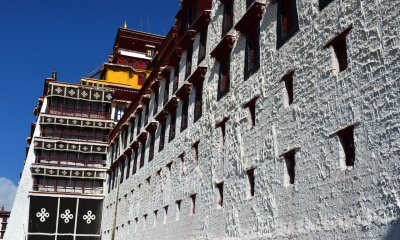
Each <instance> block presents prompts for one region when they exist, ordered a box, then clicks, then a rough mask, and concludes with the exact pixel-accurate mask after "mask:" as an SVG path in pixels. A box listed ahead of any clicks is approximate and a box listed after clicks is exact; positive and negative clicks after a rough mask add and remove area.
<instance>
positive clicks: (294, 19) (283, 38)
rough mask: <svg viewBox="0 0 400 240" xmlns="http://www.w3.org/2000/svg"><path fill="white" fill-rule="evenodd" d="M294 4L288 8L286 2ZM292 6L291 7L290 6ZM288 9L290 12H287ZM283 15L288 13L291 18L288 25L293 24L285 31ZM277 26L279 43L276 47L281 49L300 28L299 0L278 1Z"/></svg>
mask: <svg viewBox="0 0 400 240" xmlns="http://www.w3.org/2000/svg"><path fill="white" fill-rule="evenodd" d="M289 3H290V4H292V5H291V9H290V10H288V9H287V8H285V4H289ZM289 8H290V7H289ZM286 10H287V11H288V12H286ZM283 15H287V16H288V17H289V18H290V19H289V20H291V21H290V22H289V21H288V23H287V26H289V25H290V26H291V28H289V29H287V30H286V33H284V32H283V31H284V25H283V21H284V20H283V18H284V16H283ZM276 25H277V27H276V31H277V33H276V36H277V43H276V48H277V49H280V48H281V47H282V46H283V45H284V44H285V43H286V42H287V41H288V40H289V39H291V38H292V37H293V36H294V35H295V34H296V33H297V32H298V31H299V29H300V26H299V17H298V13H297V0H280V1H278V14H277V24H276Z"/></svg>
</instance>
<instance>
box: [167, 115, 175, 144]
mask: <svg viewBox="0 0 400 240" xmlns="http://www.w3.org/2000/svg"><path fill="white" fill-rule="evenodd" d="M175 130H176V112H173V113H171V122H170V124H169V137H168V142H171V141H172V140H174V138H175Z"/></svg>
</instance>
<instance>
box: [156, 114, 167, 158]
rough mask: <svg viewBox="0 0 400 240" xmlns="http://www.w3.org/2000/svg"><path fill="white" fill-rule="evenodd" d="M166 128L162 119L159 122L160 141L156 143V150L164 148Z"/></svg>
mask: <svg viewBox="0 0 400 240" xmlns="http://www.w3.org/2000/svg"><path fill="white" fill-rule="evenodd" d="M166 128H167V121H166V120H165V119H164V120H163V121H162V122H161V130H160V131H161V132H160V142H159V144H158V151H159V152H161V151H162V150H163V149H164V145H165V130H166Z"/></svg>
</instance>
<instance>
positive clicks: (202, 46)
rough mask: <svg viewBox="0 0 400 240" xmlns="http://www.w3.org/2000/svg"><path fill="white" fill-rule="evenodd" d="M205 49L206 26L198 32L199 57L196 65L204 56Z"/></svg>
mask: <svg viewBox="0 0 400 240" xmlns="http://www.w3.org/2000/svg"><path fill="white" fill-rule="evenodd" d="M206 51H207V28H206V29H205V30H203V31H202V32H201V33H200V43H199V57H198V62H197V65H199V64H200V63H201V62H202V61H203V60H204V58H205V57H206Z"/></svg>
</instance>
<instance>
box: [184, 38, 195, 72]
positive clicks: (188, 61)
mask: <svg viewBox="0 0 400 240" xmlns="http://www.w3.org/2000/svg"><path fill="white" fill-rule="evenodd" d="M192 56H193V46H192V45H191V46H189V47H188V49H187V52H186V69H185V79H187V78H188V77H189V76H190V74H192Z"/></svg>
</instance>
